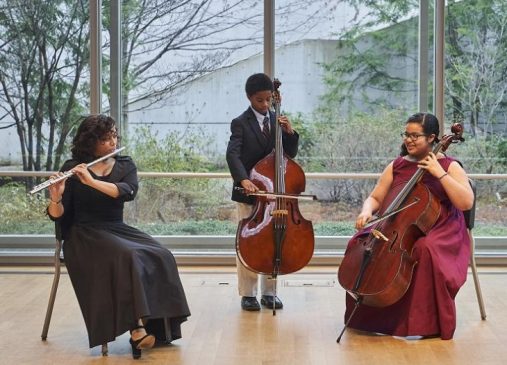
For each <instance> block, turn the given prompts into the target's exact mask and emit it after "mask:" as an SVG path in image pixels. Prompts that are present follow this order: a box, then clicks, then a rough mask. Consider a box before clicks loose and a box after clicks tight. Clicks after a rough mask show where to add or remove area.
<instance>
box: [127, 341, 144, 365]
mask: <svg viewBox="0 0 507 365" xmlns="http://www.w3.org/2000/svg"><path fill="white" fill-rule="evenodd" d="M129 342H130V346H132V357H133V358H134V359H136V360H137V359H139V358H141V349H138V348H137V345H136V344H135V342H134V341H133V340H132V338H130V340H129Z"/></svg>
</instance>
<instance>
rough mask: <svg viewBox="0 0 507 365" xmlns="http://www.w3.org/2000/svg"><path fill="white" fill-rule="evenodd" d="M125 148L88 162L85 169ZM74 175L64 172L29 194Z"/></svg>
mask: <svg viewBox="0 0 507 365" xmlns="http://www.w3.org/2000/svg"><path fill="white" fill-rule="evenodd" d="M125 148H126V147H120V148H118V149H116V150H114V151H113V152H111V153H109V154H107V155H105V156H102V157H100V158H98V159H96V160H94V161H92V162H89V163H87V164H86V167H87V168H88V167H91V166H93V165H95V164H96V163H98V162H100V161H104V160H107V159H108V158H109V157H112V156H114V155H117V154H118V153H120V151H123V150H124V149H125ZM72 175H74V171H72V170H70V171H67V172H64V173H63V175H61V176H58V177H57V178H54V179H49V180H46V181H44V182H43V183H42V184H39V185H36V186H35V187H34V188H33V189H32V190H30V194H34V193H36V192H38V191H41V190H42V189H45V188H47V187H49V186H51V185H53V184H56V183H57V182H59V181H62V180H63V179H66V178H68V177H69V176H72Z"/></svg>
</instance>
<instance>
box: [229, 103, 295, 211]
mask: <svg viewBox="0 0 507 365" xmlns="http://www.w3.org/2000/svg"><path fill="white" fill-rule="evenodd" d="M269 114H270V115H269V119H270V124H271V127H270V130H271V135H270V137H271V138H270V140H269V141H268V140H267V139H266V137H264V135H263V134H262V131H261V128H260V126H259V122H258V121H257V118H256V117H255V114H254V112H253V111H252V109H251V108H250V107H249V108H248V109H247V110H246V111H245V112H244V113H243V114H241V115H240V116H239V117H237V118H235V119H233V120H232V122H231V138H230V140H229V144H228V145H227V153H226V158H227V164H228V165H229V170H230V172H231V175H232V178H233V180H234V186H241V185H240V181H241V180H244V179H249V178H250V170H252V168H253V167H254V166H255V164H256V163H257V162H259V161H260V160H262V159H263V158H264V157H266V156H267V155H268V154H269V153H270V152H271V151H272V150H273V149H274V148H275V114H274V113H272V112H270V113H269ZM298 141H299V135H298V134H297V133H296V132H294V134H292V135H291V134H288V133H285V132H283V134H282V143H283V150H284V152H285V153H286V154H287V155H288V156H289V157H290V158H294V157H295V156H296V154H297V151H298ZM232 200H234V201H237V202H241V203H247V204H254V203H255V198H254V197H249V196H246V195H245V194H243V193H242V192H241V191H237V190H234V189H233V190H232Z"/></svg>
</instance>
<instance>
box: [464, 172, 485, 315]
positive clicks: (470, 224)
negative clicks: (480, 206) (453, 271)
mask: <svg viewBox="0 0 507 365" xmlns="http://www.w3.org/2000/svg"><path fill="white" fill-rule="evenodd" d="M469 182H470V186H471V187H472V191H473V192H474V205H473V206H472V208H471V209H470V210H467V211H465V212H463V213H464V215H465V223H466V225H467V228H468V236H469V237H470V266H471V268H472V276H473V278H474V284H475V293H476V294H477V302H478V303H479V309H480V311H481V318H482V319H483V320H485V319H486V309H485V307H484V300H483V299H482V291H481V284H480V283H479V275H478V274H477V265H476V263H475V239H474V235H473V232H472V231H473V228H474V224H475V202H476V186H475V182H474V181H473V180H470V179H469Z"/></svg>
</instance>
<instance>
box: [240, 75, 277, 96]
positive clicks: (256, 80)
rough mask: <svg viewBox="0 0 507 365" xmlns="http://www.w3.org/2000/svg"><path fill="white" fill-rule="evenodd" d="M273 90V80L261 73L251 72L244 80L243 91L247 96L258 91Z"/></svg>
mask: <svg viewBox="0 0 507 365" xmlns="http://www.w3.org/2000/svg"><path fill="white" fill-rule="evenodd" d="M267 90H269V91H273V90H274V87H273V81H271V79H270V78H269V76H268V75H266V74H263V73H258V74H253V75H252V76H250V77H249V78H248V79H247V80H246V84H245V91H246V95H247V96H248V97H250V96H252V95H253V94H255V93H256V92H259V91H267Z"/></svg>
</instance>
